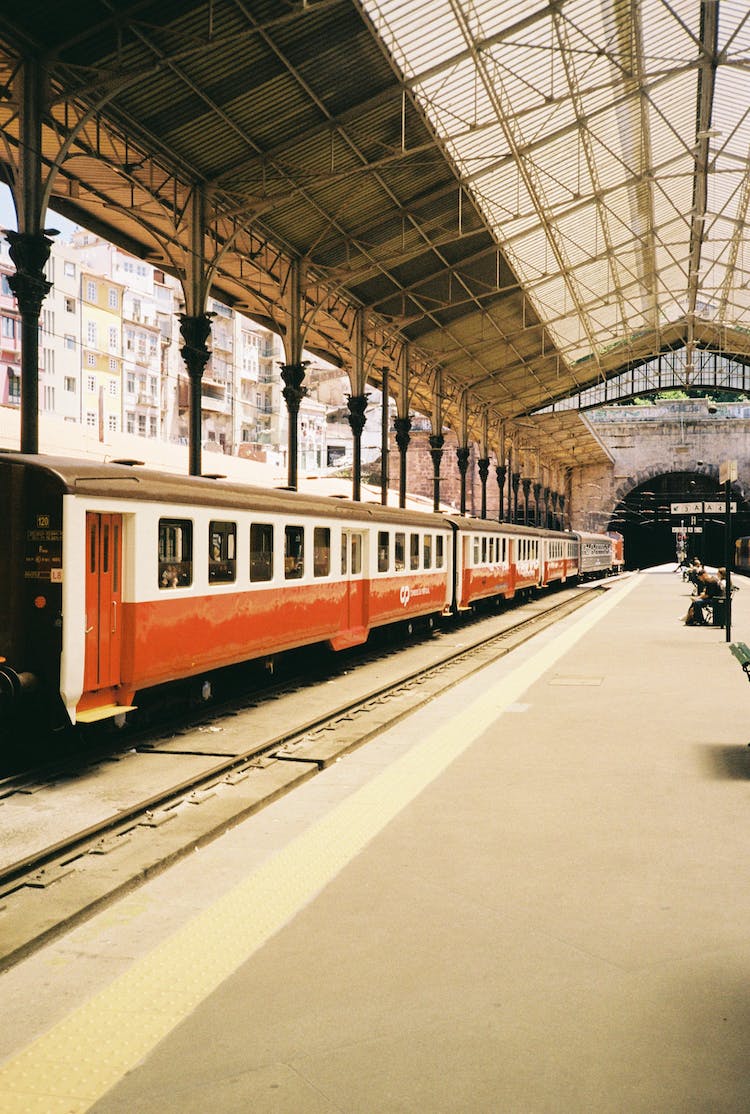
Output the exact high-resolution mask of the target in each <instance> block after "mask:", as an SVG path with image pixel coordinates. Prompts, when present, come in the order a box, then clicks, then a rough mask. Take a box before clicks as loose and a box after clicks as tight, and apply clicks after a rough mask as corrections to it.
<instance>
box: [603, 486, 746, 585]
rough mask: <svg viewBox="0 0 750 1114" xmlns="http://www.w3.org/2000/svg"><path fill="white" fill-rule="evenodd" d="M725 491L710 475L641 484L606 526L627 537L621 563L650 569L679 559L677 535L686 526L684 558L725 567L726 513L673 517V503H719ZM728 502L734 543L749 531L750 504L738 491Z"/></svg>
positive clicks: (629, 495)
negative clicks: (731, 505)
mask: <svg viewBox="0 0 750 1114" xmlns="http://www.w3.org/2000/svg"><path fill="white" fill-rule="evenodd" d="M723 500H724V492H723V490H719V485H718V483H717V482H716V480H715V479H713V478H712V477H711V476H704V475H702V474H701V473H700V472H666V473H663V474H662V475H660V476H653V477H652V478H651V479H649V480H647V481H646V482H645V483H642V484H639V485H638V487H635V488H633V490H632V491H631V492H629V493H628V495H626V497H625V498H624V499H622V500H621V501H620V502H619V503H618V504H617V506H616V507H615V510H614V512H613V515H612V518H611V520H610V523H609V526H608V529H609V530H617V531H618V532H619V533H621V534H622V535H623V537H624V539H625V563H626V566H627V567H628V568H631V569H643V568H649V567H651V566H652V565H662V564H665V563H667V562H668V561H674V560H676V559H677V542H678V534H677V533H676V530H684V531H685V538H686V543H687V555H688V557H694V556H697V557H700V559H701V560H702V561H704V562H705V563H706V564H708V565H717V566H718V565H723V564H724V560H725V558H724V553H725V540H724V515H723V514H717V513H715V512H713V511H709V512H707V513H706V512H704V511H700V512H698V513H696V514H686V515H673V514H672V513H671V505H672V503H701V504H703V503H707V502H708V503H718V502H723ZM732 501H733V502H735V503H736V504H737V513H736V514H734V515H732V541H734V539H735V538H738V537H742V536H743V535H745V534H750V507H749V506H748V504H747V503H746V502H745V500H744V499H742V498H741V497H740V496H739V495H738V494H737V492H736V491H734V490H733V491H732Z"/></svg>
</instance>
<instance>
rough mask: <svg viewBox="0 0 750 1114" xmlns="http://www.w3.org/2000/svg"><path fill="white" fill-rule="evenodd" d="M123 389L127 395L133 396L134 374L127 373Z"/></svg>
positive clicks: (131, 372)
mask: <svg viewBox="0 0 750 1114" xmlns="http://www.w3.org/2000/svg"><path fill="white" fill-rule="evenodd" d="M125 389H126V390H127V392H128V394H129V395H134V394H135V372H134V371H129V372H128V374H127V376H126V379H125Z"/></svg>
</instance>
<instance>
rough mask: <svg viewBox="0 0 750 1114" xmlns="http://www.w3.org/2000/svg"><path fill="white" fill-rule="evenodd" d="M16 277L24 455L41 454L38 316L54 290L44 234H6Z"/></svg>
mask: <svg viewBox="0 0 750 1114" xmlns="http://www.w3.org/2000/svg"><path fill="white" fill-rule="evenodd" d="M5 235H6V238H7V240H8V243H9V244H10V248H9V252H8V253H9V255H10V257H11V259H12V260H13V262H14V263H15V265H16V273H15V274H14V275H9V276H8V285H9V286H10V288H11V290H12V291H13V293H14V294H15V296H16V298H17V300H18V308H19V309H20V311H21V452H22V453H38V452H39V314H40V312H41V309H42V302H43V301H44V299H45V298H46V297H47V294H48V293H49V291H50V290H51V289H52V283H51V282H48V281H47V279H46V278H45V277H44V268H45V266H46V264H47V260H48V259H49V253H50V249H51V247H52V240H51V239H50V238H49V236H45V235H44V233H43V232H40V233H38V234H37V235H34V234H33V233H31V232H10V231H8V232H6V233H5Z"/></svg>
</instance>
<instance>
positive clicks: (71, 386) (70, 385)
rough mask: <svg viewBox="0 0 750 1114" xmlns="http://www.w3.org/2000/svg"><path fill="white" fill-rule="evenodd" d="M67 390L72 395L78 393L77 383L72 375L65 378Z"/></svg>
mask: <svg viewBox="0 0 750 1114" xmlns="http://www.w3.org/2000/svg"><path fill="white" fill-rule="evenodd" d="M65 390H66V391H68V392H69V393H70V394H72V395H74V394H75V393H76V381H75V379H74V378H73V376H72V375H66V376H65Z"/></svg>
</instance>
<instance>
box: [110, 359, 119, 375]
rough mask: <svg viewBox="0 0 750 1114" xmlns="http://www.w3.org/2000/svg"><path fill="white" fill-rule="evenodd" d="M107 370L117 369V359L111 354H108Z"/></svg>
mask: <svg viewBox="0 0 750 1114" xmlns="http://www.w3.org/2000/svg"><path fill="white" fill-rule="evenodd" d="M109 370H110V371H117V370H118V365H117V360H116V359H115V358H114V357H113V356H110V358H109Z"/></svg>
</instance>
